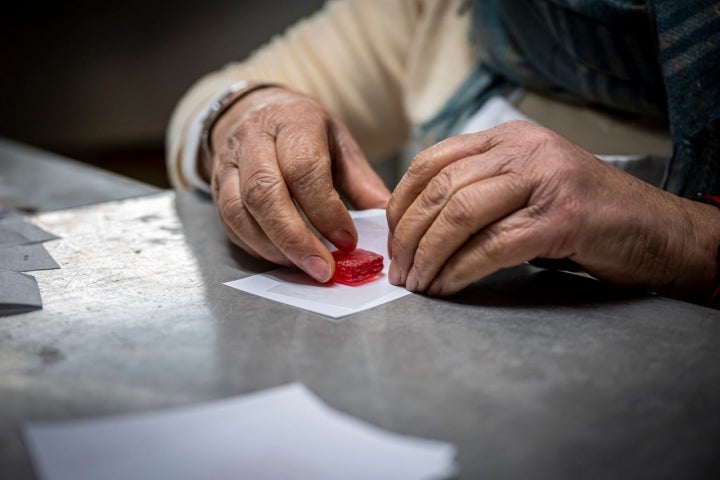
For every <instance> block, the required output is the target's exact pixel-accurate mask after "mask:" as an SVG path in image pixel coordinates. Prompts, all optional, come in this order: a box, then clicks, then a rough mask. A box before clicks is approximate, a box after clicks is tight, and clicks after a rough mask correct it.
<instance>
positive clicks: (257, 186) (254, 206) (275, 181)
mask: <svg viewBox="0 0 720 480" xmlns="http://www.w3.org/2000/svg"><path fill="white" fill-rule="evenodd" d="M281 183H282V182H281V180H280V179H279V178H278V176H277V175H276V174H275V173H274V172H272V171H270V170H267V169H260V170H257V171H255V172H253V173H252V174H251V175H250V176H249V177H248V179H247V181H246V182H244V184H243V186H242V189H241V192H242V198H243V199H244V200H245V204H246V205H247V207H248V208H249V209H250V210H253V211H258V210H263V209H265V208H268V207H269V206H270V202H272V197H273V195H275V194H276V193H277V191H278V189H279V187H280V185H281Z"/></svg>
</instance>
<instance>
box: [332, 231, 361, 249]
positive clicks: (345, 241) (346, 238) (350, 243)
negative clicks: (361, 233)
mask: <svg viewBox="0 0 720 480" xmlns="http://www.w3.org/2000/svg"><path fill="white" fill-rule="evenodd" d="M331 236H332V238H331V239H330V240H332V243H333V244H334V245H335V246H336V247H338V248H339V249H340V250H343V251H346V252H349V251H352V250H354V249H355V243H356V242H355V237H353V235H352V234H351V233H350V232H348V231H347V230H335V231H334V232H333V233H332V234H331Z"/></svg>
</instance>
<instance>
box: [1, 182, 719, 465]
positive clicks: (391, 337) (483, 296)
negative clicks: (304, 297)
mask: <svg viewBox="0 0 720 480" xmlns="http://www.w3.org/2000/svg"><path fill="white" fill-rule="evenodd" d="M33 220H34V221H35V222H37V223H38V224H39V225H41V226H42V227H44V228H46V229H48V230H50V231H52V232H54V233H56V234H58V235H60V236H61V237H62V238H61V239H60V240H56V241H53V242H49V243H47V244H46V247H47V248H48V250H49V251H50V253H51V254H52V255H53V257H54V258H55V259H56V260H57V261H58V262H59V263H60V264H61V266H62V269H60V270H52V271H44V272H34V273H33V275H34V276H35V277H36V278H37V279H38V283H39V285H40V288H41V291H42V295H43V301H44V308H43V310H41V311H37V312H33V313H29V314H24V315H19V316H12V317H5V318H0V478H2V479H6V478H7V479H26V478H32V469H31V466H30V463H29V460H28V457H27V454H26V452H25V450H24V448H23V445H22V442H21V438H20V433H19V427H20V426H21V425H22V424H23V422H25V421H28V420H40V419H68V418H82V417H87V416H92V415H102V414H109V413H124V412H135V411H145V410H150V409H157V408H163V407H169V406H173V405H185V404H190V403H195V402H202V401H205V400H210V399H217V398H222V397H227V396H231V395H236V394H241V393H245V392H250V391H253V390H257V389H262V388H266V387H271V386H275V385H280V384H283V383H287V382H291V381H300V382H303V383H305V384H306V385H307V386H308V387H309V388H310V389H312V390H313V391H314V392H316V393H317V394H318V395H319V396H320V397H321V398H323V399H324V400H325V401H326V402H328V403H329V404H330V405H331V406H333V407H334V408H337V409H339V410H341V411H343V412H347V413H349V414H350V415H354V416H356V417H358V418H361V419H365V420H368V421H370V422H372V423H374V424H377V425H379V426H381V427H384V428H387V429H390V430H393V431H396V432H401V433H405V434H411V435H418V436H422V437H429V438H434V439H439V440H446V441H450V442H453V443H455V444H456V445H457V446H458V447H459V465H460V470H461V478H463V479H476V478H488V479H501V478H540V479H566V478H567V479H577V478H698V477H701V476H703V475H707V477H708V478H710V477H711V476H712V474H713V473H718V472H720V460H719V459H720V455H718V454H719V452H720V409H719V408H718V406H719V405H720V312H718V311H714V310H710V309H707V308H704V307H700V306H696V305H691V304H687V303H683V302H679V301H674V300H670V299H666V298H660V297H653V296H647V295H643V294H639V293H633V292H622V291H617V290H613V289H610V288H607V287H603V286H602V285H600V284H598V283H597V282H594V281H593V280H590V279H587V278H583V277H578V276H573V275H570V274H565V273H559V272H550V271H541V270H538V269H534V268H531V267H520V268H516V269H511V270H507V271H504V272H502V273H500V274H497V275H494V276H493V277H491V278H489V279H487V280H485V281H483V282H479V283H478V284H476V285H474V286H472V287H470V288H469V289H467V290H466V291H464V292H462V293H461V294H459V295H457V296H455V297H453V298H449V299H444V300H439V299H431V298H427V297H424V296H421V295H414V294H413V295H409V296H407V297H404V298H402V299H400V300H397V301H395V302H391V303H389V304H385V305H382V306H380V307H377V308H374V309H371V310H368V311H366V312H362V313H359V314H356V315H353V316H351V317H348V318H347V319H345V320H344V321H342V322H340V323H333V322H330V321H328V320H326V319H325V318H323V317H320V316H318V315H315V314H312V313H308V312H304V311H301V310H297V309H294V308H292V307H289V306H286V305H282V304H278V303H275V302H272V301H269V300H265V299H262V298H258V297H255V296H252V295H250V294H247V293H244V292H239V291H237V290H234V289H231V288H229V287H226V286H224V285H222V282H226V281H229V280H234V279H237V278H241V277H243V276H246V275H249V274H253V273H257V272H260V271H263V270H265V269H267V268H269V267H270V265H269V264H267V263H264V262H261V261H258V260H254V259H252V258H250V257H248V256H247V255H245V254H243V253H242V252H241V251H239V250H238V249H237V248H235V247H233V246H232V245H231V244H230V243H229V242H228V241H227V240H226V239H225V237H224V235H223V233H222V231H221V229H220V227H219V225H218V222H217V219H216V213H215V211H214V209H213V206H212V205H211V204H210V202H209V200H208V199H207V198H204V197H201V196H197V195H195V194H192V193H180V194H178V195H177V196H176V195H175V194H174V193H172V192H164V193H160V194H155V195H149V196H144V197H140V198H137V199H130V200H122V201H117V202H109V203H102V204H97V205H93V206H88V207H82V208H74V209H70V210H65V211H56V212H48V213H43V214H40V215H37V216H36V217H34V219H33Z"/></svg>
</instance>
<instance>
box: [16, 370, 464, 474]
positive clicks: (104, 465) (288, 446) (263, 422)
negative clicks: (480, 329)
mask: <svg viewBox="0 0 720 480" xmlns="http://www.w3.org/2000/svg"><path fill="white" fill-rule="evenodd" d="M24 435H25V439H26V442H27V444H28V446H29V447H30V452H31V455H32V458H33V461H34V464H35V466H36V470H37V472H38V474H39V475H40V477H41V478H42V479H43V480H90V479H93V480H95V479H99V478H101V479H103V480H116V479H117V480H120V479H123V480H125V479H129V478H132V479H134V480H144V479H148V480H150V479H152V480H155V479H160V478H168V479H169V478H173V479H183V480H195V479H197V480H200V479H202V480H205V479H213V480H223V479H227V480H230V479H233V480H234V479H238V478H248V479H253V480H263V479H281V478H303V479H305V478H312V479H315V480H323V479H328V480H330V479H332V480H335V479H338V478H342V479H349V480H351V479H363V480H366V479H371V478H392V479H395V480H403V479H407V480H410V479H441V478H448V477H450V476H452V475H455V474H456V467H455V464H454V457H455V454H456V450H455V447H454V446H453V445H451V444H449V443H444V442H438V441H434V440H426V439H422V438H416V437H408V436H404V435H398V434H395V433H391V432H387V431H385V430H382V429H380V428H378V427H375V426H373V425H370V424H368V423H366V422H363V421H360V420H358V419H355V418H353V417H350V416H349V415H345V414H343V413H340V412H337V411H335V410H332V409H331V408H330V407H328V406H327V405H326V404H324V403H323V402H322V401H321V400H320V399H319V398H318V397H316V396H315V395H314V394H313V393H312V392H310V391H309V390H308V389H307V388H306V387H305V386H304V385H302V384H298V383H295V384H289V385H285V386H282V387H277V388H274V389H270V390H265V391H262V392H256V393H252V394H249V395H245V396H242V397H235V398H230V399H225V400H220V401H215V402H211V403H206V404H202V405H195V406H191V407H184V408H177V409H173V410H166V411H160V412H150V413H143V414H135V415H125V416H115V417H106V418H98V419H88V420H78V421H66V422H45V423H34V424H30V425H29V426H27V427H26V428H25V429H24Z"/></svg>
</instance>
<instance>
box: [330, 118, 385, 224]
mask: <svg viewBox="0 0 720 480" xmlns="http://www.w3.org/2000/svg"><path fill="white" fill-rule="evenodd" d="M332 137H333V142H334V146H335V152H334V153H335V163H334V168H333V177H334V181H335V184H336V185H337V187H338V190H339V191H340V192H342V193H343V194H344V195H345V196H346V197H347V199H348V200H350V202H351V203H352V204H353V206H354V207H355V208H358V209H362V210H364V209H367V208H385V207H387V204H388V202H389V201H390V196H391V194H390V190H388V188H387V187H386V186H385V184H384V183H383V181H382V179H381V178H380V176H379V175H378V174H377V173H376V172H375V170H373V168H372V166H370V163H369V162H368V160H367V158H365V154H363V152H362V150H360V147H359V146H358V144H357V142H356V141H355V139H354V138H353V137H352V135H351V134H350V131H349V130H348V129H347V127H345V126H344V125H343V124H342V123H340V122H339V121H335V122H333V128H332Z"/></svg>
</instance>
